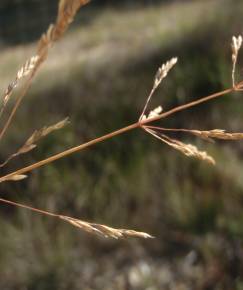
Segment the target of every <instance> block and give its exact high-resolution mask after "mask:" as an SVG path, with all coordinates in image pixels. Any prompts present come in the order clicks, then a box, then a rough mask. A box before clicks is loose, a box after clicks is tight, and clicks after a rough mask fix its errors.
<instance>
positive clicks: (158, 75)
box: [153, 57, 178, 89]
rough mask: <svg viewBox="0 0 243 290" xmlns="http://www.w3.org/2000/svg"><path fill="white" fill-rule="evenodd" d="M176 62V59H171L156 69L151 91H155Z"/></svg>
mask: <svg viewBox="0 0 243 290" xmlns="http://www.w3.org/2000/svg"><path fill="white" fill-rule="evenodd" d="M177 61H178V59H177V57H173V58H172V59H171V60H169V61H167V62H166V63H165V64H162V66H161V67H160V68H159V69H158V71H157V73H156V75H155V79H154V85H153V89H156V88H157V87H158V86H159V85H160V83H161V82H162V80H163V79H164V78H165V77H166V76H167V74H168V72H169V71H170V70H171V69H172V68H173V66H174V65H175V64H176V63H177Z"/></svg>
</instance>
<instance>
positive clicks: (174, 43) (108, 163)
mask: <svg viewBox="0 0 243 290" xmlns="http://www.w3.org/2000/svg"><path fill="white" fill-rule="evenodd" d="M90 13H91V12H90ZM242 15H243V5H242V3H240V1H229V0H228V1H227V0H210V1H180V2H176V3H173V4H159V5H156V6H151V7H146V8H142V7H141V8H134V9H133V10H126V9H123V10H120V9H115V8H106V9H101V10H97V12H96V13H95V14H94V13H93V12H92V13H91V14H90V17H92V18H91V20H92V21H90V23H89V24H86V25H84V26H82V25H78V23H76V24H75V25H74V26H73V29H72V30H71V31H69V32H68V34H67V35H66V37H65V38H64V39H63V40H62V41H60V43H59V44H58V45H57V46H56V47H55V48H54V49H53V50H52V53H51V55H50V58H49V59H48V61H47V62H46V64H45V66H44V67H43V69H42V70H41V72H40V74H39V76H38V77H37V78H36V79H35V82H34V84H33V87H32V89H31V91H30V92H29V94H28V96H27V97H26V100H25V103H24V104H23V105H22V106H21V108H20V110H19V112H18V115H17V116H16V119H15V123H14V124H13V125H12V127H11V130H10V131H9V133H8V135H7V137H6V138H5V140H4V142H3V143H2V150H1V155H0V158H1V159H2V160H4V158H5V157H6V156H8V154H10V153H12V152H14V151H15V150H16V148H18V146H19V144H22V143H23V142H24V141H25V139H26V138H27V137H28V136H29V135H30V134H31V132H32V131H33V130H34V129H36V128H41V127H42V126H43V125H48V124H51V123H53V122H55V121H57V120H59V119H62V118H63V117H66V116H70V119H71V125H69V126H68V127H67V128H65V129H63V130H62V131H59V132H57V133H54V134H53V135H52V136H50V137H48V138H46V139H45V140H43V141H42V142H41V143H40V144H39V146H38V148H37V149H36V150H35V151H33V153H31V154H29V155H28V156H24V157H20V158H18V159H16V160H15V161H13V162H11V163H10V164H9V165H8V166H7V167H6V168H5V169H4V170H3V171H2V172H3V173H4V172H6V171H11V170H13V169H14V168H18V167H20V166H21V167H22V166H23V165H25V164H29V163H32V162H34V161H36V160H40V159H42V158H44V157H47V156H50V155H51V154H53V153H55V152H60V151H61V150H63V149H65V148H68V147H71V146H73V145H75V144H79V143H82V142H85V141H86V140H90V139H92V138H95V137H97V136H100V135H103V134H105V133H107V132H110V131H112V130H115V129H117V128H120V127H122V126H125V125H127V124H129V123H131V122H134V121H135V120H136V119H137V118H138V115H139V112H140V111H141V109H142V107H143V104H144V101H145V100H146V95H147V93H148V92H149V90H150V87H151V84H152V81H153V77H154V73H155V72H156V70H157V68H158V66H159V65H160V64H161V63H162V62H164V61H165V60H167V59H168V58H170V57H172V56H175V55H176V56H178V57H179V59H180V60H179V64H178V65H177V66H176V69H174V70H173V72H171V73H170V74H169V76H168V77H167V79H166V81H165V82H164V84H163V85H162V87H161V89H160V90H159V92H158V93H157V94H156V96H155V97H154V100H153V102H152V105H151V107H152V108H153V106H157V105H162V106H163V108H164V109H165V110H167V109H169V108H171V107H172V106H175V105H179V104H182V103H185V102H187V101H189V100H192V99H195V98H197V97H200V96H204V95H206V94H208V93H210V92H214V91H218V90H220V89H223V88H225V87H229V86H230V83H231V55H230V53H231V52H230V41H231V37H232V34H235V35H238V34H239V33H240V32H241V31H242V24H241V19H242ZM80 17H82V12H80ZM86 17H87V16H86ZM33 51H34V44H28V45H21V46H16V47H11V48H6V49H5V50H3V51H2V52H1V54H0V63H1V70H0V79H1V84H0V86H1V89H3V88H4V87H6V85H7V84H8V83H9V82H10V81H11V80H12V79H13V78H14V76H15V72H16V68H18V67H20V66H21V64H22V63H23V62H24V60H25V59H26V58H28V57H29V56H31V55H32V54H33ZM242 56H243V55H241V56H240V57H241V61H240V63H239V66H240V67H242V63H243V58H242ZM241 72H242V70H239V78H240V74H241ZM241 102H242V101H241V97H240V95H230V96H227V97H225V98H223V99H221V100H218V101H213V102H211V103H210V104H205V105H201V106H200V107H198V108H194V109H192V110H188V111H186V112H184V113H179V114H177V115H175V116H174V117H173V118H172V119H170V120H164V121H163V126H164V125H166V126H167V125H168V126H171V127H172V126H173V127H187V128H198V129H199V128H200V129H211V128H225V129H227V130H233V131H242V130H243V127H242V109H241V108H242V106H241ZM161 124H162V123H161ZM178 137H182V136H179V135H178ZM183 140H185V141H188V142H194V143H195V144H197V145H198V147H199V148H202V149H207V150H208V151H209V152H210V153H211V154H212V155H213V156H215V158H216V160H217V165H216V166H215V167H210V166H208V165H207V164H201V163H200V162H198V161H195V160H191V159H189V158H185V157H184V156H182V155H180V153H178V152H176V151H173V149H171V148H169V147H166V146H165V145H163V144H161V143H159V142H158V141H156V140H153V139H152V138H151V137H149V136H147V135H145V134H144V133H143V132H140V131H134V132H130V133H129V134H125V135H123V136H119V137H117V138H114V139H113V140H110V141H107V142H105V143H103V144H99V145H97V146H94V147H93V148H90V149H88V150H86V151H84V152H82V153H80V154H76V155H74V156H70V157H69V158H67V159H64V160H60V161H58V162H56V163H53V164H52V165H50V166H47V167H44V168H42V169H40V170H37V171H34V172H33V173H32V174H31V175H30V177H29V178H28V179H27V180H25V181H23V182H20V183H18V184H7V183H6V184H5V185H2V194H3V195H4V196H6V195H7V196H8V198H9V199H12V200H19V201H22V202H23V201H24V202H26V203H28V204H32V205H34V206H37V207H40V208H43V209H47V210H50V211H53V212H59V213H62V214H67V215H71V216H75V217H80V218H83V219H87V220H92V221H93V220H95V221H97V222H103V223H108V224H109V225H112V226H115V227H133V228H137V229H141V230H144V231H148V232H150V233H152V234H154V235H155V236H156V237H157V239H155V240H154V241H148V242H141V241H135V240H134V241H122V242H119V243H118V242H116V241H115V242H114V241H106V240H99V239H98V240H97V239H96V238H94V237H92V236H91V237H90V236H88V235H86V234H84V233H80V232H79V231H77V230H75V229H73V228H70V227H68V226H66V225H63V224H61V223H58V222H56V221H53V220H50V219H44V218H42V217H38V216H36V215H32V214H30V213H28V212H25V211H23V210H13V209H11V208H8V207H6V206H2V207H1V211H0V214H1V219H0V224H1V226H0V229H1V230H0V233H1V239H0V249H1V250H0V267H1V269H3V270H1V272H0V286H1V288H3V289H20V288H25V289H54V288H58V289H74V290H75V289H81V288H80V287H81V286H80V285H82V289H114V287H116V289H161V287H163V288H165V289H188V287H192V288H193V289H217V288H218V289H229V288H234V289H242V285H243V280H241V276H240V273H242V261H243V257H242V249H241V246H242V237H243V230H242V222H243V215H242V207H243V204H242V202H243V181H242V180H243V176H242V170H241V169H242V165H243V164H242V158H241V153H242V150H243V147H242V144H241V143H228V142H218V143H216V144H208V143H206V142H202V141H198V140H195V139H193V138H191V139H190V138H189V137H188V136H185V137H184V139H183ZM13 277H14V279H13Z"/></svg>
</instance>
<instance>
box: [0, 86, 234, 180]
mask: <svg viewBox="0 0 243 290" xmlns="http://www.w3.org/2000/svg"><path fill="white" fill-rule="evenodd" d="M233 91H234V88H230V89H226V90H224V91H221V92H218V93H214V94H212V95H209V96H207V97H203V98H201V99H198V100H196V101H192V102H189V103H187V104H184V105H181V106H178V107H175V108H173V109H171V110H169V111H167V112H164V113H162V114H160V115H158V116H156V117H153V118H149V119H146V120H143V121H140V122H136V123H134V124H131V125H129V126H127V127H124V128H121V129H119V130H116V131H114V132H111V133H109V134H106V135H104V136H102V137H99V138H96V139H94V140H91V141H89V142H87V143H84V144H81V145H79V146H75V147H72V148H70V149H68V150H65V151H63V152H61V153H58V154H56V155H53V156H51V157H48V158H46V159H44V160H41V161H39V162H36V163H34V164H32V165H29V166H27V167H24V168H21V169H18V170H16V171H14V172H12V173H9V174H7V175H5V176H3V177H1V178H0V182H3V181H5V180H7V179H9V178H11V177H13V176H14V175H20V174H24V173H27V172H30V171H32V170H34V169H37V168H39V167H41V166H44V165H46V164H49V163H51V162H53V161H55V160H58V159H61V158H63V157H66V156H68V155H70V154H73V153H75V152H78V151H81V150H83V149H85V148H88V147H90V146H92V145H95V144H97V143H100V142H103V141H105V140H107V139H110V138H113V137H115V136H117V135H120V134H123V133H125V132H128V131H130V130H133V129H136V128H139V127H143V126H144V125H146V124H148V123H151V122H154V121H158V120H160V119H163V118H166V117H168V116H171V115H173V114H175V113H177V112H180V111H183V110H186V109H188V108H191V107H194V106H196V105H198V104H201V103H204V102H207V101H209V100H212V99H215V98H218V97H221V96H224V95H226V94H229V93H231V92H233Z"/></svg>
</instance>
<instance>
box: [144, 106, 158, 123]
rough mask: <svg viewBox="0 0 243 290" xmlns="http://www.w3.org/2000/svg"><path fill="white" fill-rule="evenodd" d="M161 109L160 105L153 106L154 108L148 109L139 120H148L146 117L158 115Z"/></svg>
mask: <svg viewBox="0 0 243 290" xmlns="http://www.w3.org/2000/svg"><path fill="white" fill-rule="evenodd" d="M162 111H163V108H162V107H161V106H159V107H157V108H155V109H154V110H152V111H150V112H149V115H148V116H146V115H145V114H144V115H143V117H142V119H141V121H144V120H148V119H151V118H154V117H158V116H159V114H160V113H161V112H162Z"/></svg>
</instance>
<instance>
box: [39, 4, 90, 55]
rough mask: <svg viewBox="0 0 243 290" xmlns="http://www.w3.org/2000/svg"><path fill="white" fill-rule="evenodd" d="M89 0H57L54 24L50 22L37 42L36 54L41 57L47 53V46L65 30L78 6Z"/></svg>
mask: <svg viewBox="0 0 243 290" xmlns="http://www.w3.org/2000/svg"><path fill="white" fill-rule="evenodd" d="M89 2H90V0H61V1H60V2H59V8H58V16H57V20H56V23H55V24H51V25H50V26H49V28H48V30H47V32H46V33H44V34H43V35H42V37H41V39H40V41H39V43H38V50H37V51H38V54H39V55H41V56H42V58H43V59H45V58H46V56H47V54H48V49H49V46H51V45H52V44H53V43H54V42H55V41H57V40H59V39H60V38H61V37H62V35H63V34H64V33H65V31H66V30H67V28H68V26H69V25H70V23H72V21H73V18H74V16H75V14H76V13H77V11H78V10H79V8H80V7H81V6H83V5H86V4H87V3H89Z"/></svg>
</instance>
